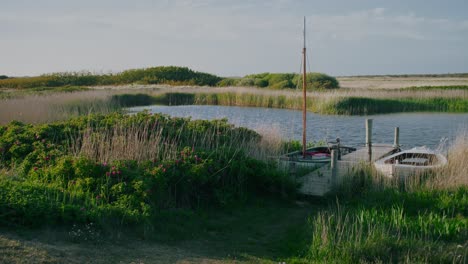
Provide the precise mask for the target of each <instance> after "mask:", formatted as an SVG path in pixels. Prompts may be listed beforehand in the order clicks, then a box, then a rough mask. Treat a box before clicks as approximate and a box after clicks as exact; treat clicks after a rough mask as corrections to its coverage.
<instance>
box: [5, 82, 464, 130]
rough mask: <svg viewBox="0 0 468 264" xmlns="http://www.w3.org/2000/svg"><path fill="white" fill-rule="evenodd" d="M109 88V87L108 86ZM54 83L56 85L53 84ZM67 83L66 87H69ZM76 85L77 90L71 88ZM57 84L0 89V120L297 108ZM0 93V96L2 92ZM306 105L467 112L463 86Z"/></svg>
mask: <svg viewBox="0 0 468 264" xmlns="http://www.w3.org/2000/svg"><path fill="white" fill-rule="evenodd" d="M114 88H115V87H114ZM56 89H58V88H56ZM70 89H72V90H70ZM76 89H78V90H76ZM81 89H82V88H81V87H69V88H67V89H64V88H62V89H61V90H60V91H58V90H54V91H48V90H41V91H36V92H26V91H24V92H23V91H21V92H17V91H13V92H12V91H8V92H3V93H0V109H2V111H0V124H7V123H8V122H10V121H12V120H19V121H22V122H27V123H44V122H53V121H57V120H65V119H67V118H69V117H71V116H80V115H87V114H89V113H103V114H106V113H111V112H115V111H121V110H122V108H124V107H132V106H144V105H151V104H164V105H187V104H197V105H225V106H253V107H267V108H283V109H301V108H302V97H301V93H300V92H299V91H286V90H275V91H273V90H265V89H255V88H238V87H227V88H210V89H209V90H210V92H207V90H206V89H205V88H203V87H180V88H175V87H165V86H141V87H140V86H139V87H138V88H136V87H131V88H121V89H111V88H108V89H104V88H103V89H89V88H88V89H85V90H81ZM2 97H3V98H2ZM307 100H308V103H307V105H308V110H309V111H312V112H315V113H321V114H342V115H362V114H378V113H396V112H416V111H427V112H453V113H466V112H468V98H467V94H466V90H461V89H459V88H458V87H457V88H456V89H455V87H453V89H452V88H444V89H425V90H421V89H419V88H408V89H400V90H398V89H392V90H382V91H380V90H364V89H342V90H334V91H323V92H312V93H309V95H308V99H307Z"/></svg>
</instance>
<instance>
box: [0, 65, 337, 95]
mask: <svg viewBox="0 0 468 264" xmlns="http://www.w3.org/2000/svg"><path fill="white" fill-rule="evenodd" d="M4 77H5V78H0V88H17V89H25V88H36V87H62V86H97V85H124V84H169V85H197V86H220V87H226V86H255V87H260V88H264V87H268V88H271V89H294V88H296V87H298V86H301V85H302V77H301V76H299V75H298V74H294V73H261V74H252V75H247V76H245V77H243V78H221V77H218V76H216V75H212V74H209V73H203V72H196V71H193V70H191V69H189V68H186V67H175V66H168V67H165V66H162V67H153V68H146V69H133V70H127V71H123V72H121V73H117V74H104V75H97V74H93V73H91V72H71V73H52V74H46V75H41V76H36V77H18V78H8V77H7V76H4ZM307 82H308V86H307V87H308V89H309V90H312V89H313V90H326V89H335V88H339V83H338V81H337V80H336V79H335V78H334V77H331V76H328V75H326V74H323V73H308V74H307Z"/></svg>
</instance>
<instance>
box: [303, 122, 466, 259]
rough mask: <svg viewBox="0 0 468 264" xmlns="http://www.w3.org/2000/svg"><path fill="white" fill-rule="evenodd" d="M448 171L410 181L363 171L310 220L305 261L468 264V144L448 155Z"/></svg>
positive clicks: (462, 140)
mask: <svg viewBox="0 0 468 264" xmlns="http://www.w3.org/2000/svg"><path fill="white" fill-rule="evenodd" d="M448 153H449V155H448V165H447V166H445V167H444V168H441V169H439V170H436V171H434V172H432V173H430V174H420V175H414V177H412V178H410V179H406V180H404V181H402V180H400V179H389V178H387V177H384V176H382V175H380V174H379V173H378V172H376V171H375V170H374V169H373V168H371V167H369V166H366V165H363V167H362V168H361V169H360V170H358V171H356V172H355V173H353V174H351V175H349V178H348V179H347V180H345V181H344V183H343V184H342V186H341V188H339V189H338V190H337V193H336V196H334V197H336V198H335V199H336V200H334V202H332V203H331V204H330V205H329V207H328V208H326V209H324V210H321V211H320V212H319V213H317V214H316V215H315V216H313V217H311V218H309V221H308V228H309V229H308V231H307V232H309V236H310V240H309V243H308V244H307V245H308V247H307V248H305V249H304V251H305V253H304V256H303V258H302V259H301V261H302V260H307V261H311V262H314V261H318V260H320V262H322V261H323V262H343V263H356V262H383V263H386V262H403V263H415V262H417V263H466V261H467V260H468V242H467V240H466V237H467V236H468V222H467V221H466V217H467V214H468V212H467V211H466V208H467V207H466V206H467V205H468V200H467V196H466V192H467V190H468V177H467V175H468V172H467V166H466V164H467V163H468V155H467V153H468V137H467V132H466V130H465V131H462V132H461V133H460V134H459V135H458V137H457V139H456V140H455V141H454V142H453V143H452V145H451V146H450V147H449V149H448Z"/></svg>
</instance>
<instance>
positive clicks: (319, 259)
mask: <svg viewBox="0 0 468 264" xmlns="http://www.w3.org/2000/svg"><path fill="white" fill-rule="evenodd" d="M284 151H287V149H285V146H284V145H283V144H281V142H279V143H278V142H277V143H275V140H272V139H268V137H266V136H261V135H259V134H257V133H255V132H253V131H250V130H247V129H242V128H236V127H233V126H232V125H229V124H227V122H226V121H225V120H215V121H201V120H199V121H191V120H189V119H183V118H169V117H167V116H163V115H149V114H146V113H141V114H137V115H133V116H126V115H122V114H111V115H90V116H86V117H80V118H74V119H71V120H67V121H63V122H55V123H51V124H42V125H26V124H22V123H18V122H13V123H10V124H9V125H7V126H0V166H1V173H0V174H1V177H0V226H1V227H3V229H1V228H0V253H1V254H0V256H1V258H2V259H1V261H4V262H12V261H15V260H17V261H26V260H27V258H28V257H30V258H37V259H44V261H51V262H53V261H58V262H73V261H74V262H87V261H96V262H101V263H106V262H108V261H109V260H111V261H113V260H115V261H124V262H134V261H143V262H158V261H159V262H161V261H163V262H164V261H168V262H174V261H188V262H214V263H224V262H226V263H230V262H250V263H259V262H260V263H277V262H279V261H285V262H287V263H314V262H316V263H324V262H326V263H338V262H339V263H356V262H373V263H374V262H384V263H386V262H408V263H414V262H433V263H464V262H466V260H467V258H468V251H467V248H468V244H467V237H468V233H467V230H468V218H467V217H468V211H467V208H468V187H467V186H468V179H467V178H466V175H467V174H466V173H468V171H467V167H466V163H467V162H468V160H467V158H468V137H467V134H461V135H460V136H459V137H458V139H457V141H456V142H455V143H454V145H453V147H452V148H451V149H450V150H449V152H448V153H449V155H448V160H449V165H448V166H447V167H445V168H443V169H441V170H438V171H435V172H433V173H431V174H427V175H420V176H419V177H415V178H412V180H410V181H406V182H400V181H392V180H389V179H386V178H383V177H382V176H380V175H379V174H378V173H376V172H375V171H374V170H373V169H372V168H369V167H367V166H364V167H362V168H361V169H358V170H355V171H353V173H352V174H351V175H349V178H348V180H346V181H345V182H344V183H343V184H342V185H341V186H340V187H339V188H338V189H337V190H336V192H335V193H333V194H330V195H329V196H327V197H324V198H317V197H315V198H313V197H312V198H310V197H309V198H306V197H302V198H301V199H299V200H298V197H297V196H296V194H295V187H296V186H295V183H294V182H293V181H291V179H290V178H289V176H288V175H286V174H284V173H282V172H280V171H277V170H276V168H275V166H274V164H272V163H270V162H268V161H267V159H266V158H267V157H268V156H271V155H275V154H276V155H277V154H278V153H282V152H284ZM11 230H15V231H11ZM135 245H138V246H135ZM26 252H29V253H28V255H26V256H25V253H26ZM148 252H151V253H148ZM154 252H157V253H158V254H154ZM31 256H32V257H31Z"/></svg>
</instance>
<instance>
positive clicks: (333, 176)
mask: <svg viewBox="0 0 468 264" xmlns="http://www.w3.org/2000/svg"><path fill="white" fill-rule="evenodd" d="M330 168H331V185H332V188H333V187H335V185H336V176H337V175H336V174H337V170H338V151H337V150H336V149H332V151H331V164H330Z"/></svg>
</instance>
